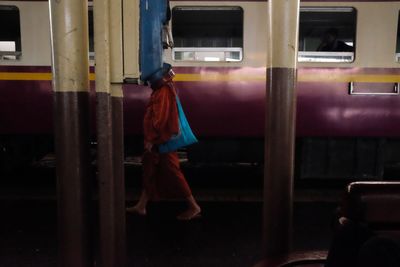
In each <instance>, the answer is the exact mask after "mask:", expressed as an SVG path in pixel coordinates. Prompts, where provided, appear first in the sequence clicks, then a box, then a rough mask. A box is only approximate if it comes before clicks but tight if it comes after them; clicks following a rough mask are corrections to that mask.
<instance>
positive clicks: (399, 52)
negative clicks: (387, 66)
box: [396, 12, 400, 62]
mask: <svg viewBox="0 0 400 267" xmlns="http://www.w3.org/2000/svg"><path fill="white" fill-rule="evenodd" d="M396 60H397V62H400V12H399V19H398V23H397V45H396Z"/></svg>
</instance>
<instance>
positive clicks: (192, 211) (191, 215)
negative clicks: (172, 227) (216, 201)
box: [176, 206, 201, 221]
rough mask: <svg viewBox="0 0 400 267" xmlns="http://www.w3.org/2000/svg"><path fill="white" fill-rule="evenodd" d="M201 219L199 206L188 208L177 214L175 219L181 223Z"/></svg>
mask: <svg viewBox="0 0 400 267" xmlns="http://www.w3.org/2000/svg"><path fill="white" fill-rule="evenodd" d="M200 217H201V209H200V207H199V206H197V207H190V208H189V209H187V210H186V211H184V212H183V213H181V214H179V215H178V216H177V217H176V218H177V219H178V220H181V221H190V220H193V219H197V218H200Z"/></svg>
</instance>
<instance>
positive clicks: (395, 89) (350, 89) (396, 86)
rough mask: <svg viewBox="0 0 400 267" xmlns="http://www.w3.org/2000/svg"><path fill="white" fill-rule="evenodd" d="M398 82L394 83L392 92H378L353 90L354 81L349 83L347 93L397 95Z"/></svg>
mask: <svg viewBox="0 0 400 267" xmlns="http://www.w3.org/2000/svg"><path fill="white" fill-rule="evenodd" d="M399 87H400V83H399V82H397V83H395V84H394V87H393V93H379V92H354V82H353V81H351V82H350V83H349V94H350V95H399V94H400V93H399Z"/></svg>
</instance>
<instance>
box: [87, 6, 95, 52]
mask: <svg viewBox="0 0 400 267" xmlns="http://www.w3.org/2000/svg"><path fill="white" fill-rule="evenodd" d="M88 16H89V59H90V60H94V29H93V6H89V14H88Z"/></svg>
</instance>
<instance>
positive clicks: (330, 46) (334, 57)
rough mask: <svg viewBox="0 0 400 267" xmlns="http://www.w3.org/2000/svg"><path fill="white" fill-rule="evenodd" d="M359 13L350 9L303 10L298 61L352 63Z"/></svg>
mask: <svg viewBox="0 0 400 267" xmlns="http://www.w3.org/2000/svg"><path fill="white" fill-rule="evenodd" d="M356 17H357V16H356V10H355V9H354V8H351V7H303V8H301V9H300V29H299V56H298V61H299V62H353V61H354V52H355V49H354V48H355V33H356V20H357V18H356Z"/></svg>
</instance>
